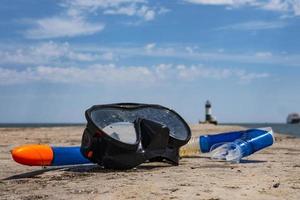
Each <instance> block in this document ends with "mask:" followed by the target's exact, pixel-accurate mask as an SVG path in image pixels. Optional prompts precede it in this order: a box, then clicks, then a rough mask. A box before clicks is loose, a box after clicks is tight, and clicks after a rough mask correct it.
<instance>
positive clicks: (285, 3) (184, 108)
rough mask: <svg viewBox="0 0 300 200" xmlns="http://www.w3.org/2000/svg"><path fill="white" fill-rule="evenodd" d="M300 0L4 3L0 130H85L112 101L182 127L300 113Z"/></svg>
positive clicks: (268, 119) (0, 37) (6, 0)
mask: <svg viewBox="0 0 300 200" xmlns="http://www.w3.org/2000/svg"><path fill="white" fill-rule="evenodd" d="M299 25H300V1H299V0H260V1H258V0H174V1H149V0H130V1H129V0H55V1H53V0H40V1H33V0H27V1H23V0H14V1H12V0H3V1H2V2H1V5H0V30H1V31H0V113H1V115H0V122H2V123H7V122H11V123H18V122H23V123H24V122H33V123H34V122H84V121H85V119H84V111H85V110H86V109H87V108H88V107H90V106H92V105H94V104H104V103H112V102H144V103H158V104H162V105H164V106H167V107H171V108H173V109H175V110H176V111H178V112H179V113H180V114H181V115H182V116H183V117H184V118H185V119H186V120H187V121H189V122H197V121H198V120H199V119H201V120H203V118H204V115H203V113H204V103H205V101H206V100H207V99H210V100H211V102H212V105H213V114H214V115H215V116H216V117H217V119H218V120H219V121H221V122H284V121H285V119H286V116H287V115H288V114H289V113H290V112H300V110H299V109H300V108H299V103H300V78H299V77H300V39H299V36H300V26H299Z"/></svg>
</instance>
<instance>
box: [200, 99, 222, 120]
mask: <svg viewBox="0 0 300 200" xmlns="http://www.w3.org/2000/svg"><path fill="white" fill-rule="evenodd" d="M211 110H212V106H211V103H210V101H209V100H207V101H206V103H205V121H204V122H199V123H206V124H215V125H217V124H218V121H217V119H216V118H215V117H214V116H212V111H211Z"/></svg>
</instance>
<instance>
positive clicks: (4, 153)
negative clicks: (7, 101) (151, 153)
mask: <svg viewBox="0 0 300 200" xmlns="http://www.w3.org/2000/svg"><path fill="white" fill-rule="evenodd" d="M83 129H84V127H80V126H78V127H52V128H0V136H1V140H0V199H22V200H35V199H206V200H218V199H230V200H231V199H266V200H268V199H270V200H271V199H272V200H274V199H290V200H292V199H295V200H296V199H297V200H298V199H300V138H295V137H294V136H288V135H282V134H278V133H276V134H275V138H276V143H275V144H274V145H273V146H272V147H269V148H267V149H265V150H262V151H260V152H257V153H256V154H254V155H252V156H250V157H248V158H247V159H246V160H244V161H243V162H241V163H239V164H230V163H225V162H216V161H212V160H210V159H209V155H207V154H198V155H194V156H190V157H188V158H182V159H181V160H180V164H179V166H171V165H169V164H165V163H146V164H143V165H141V166H139V167H137V168H135V169H131V170H127V171H112V170H105V169H102V168H100V167H98V166H96V165H90V166H81V167H78V166H77V167H68V168H66V167H65V168H42V167H29V166H22V165H19V164H17V163H15V162H14V161H13V160H12V158H11V156H10V150H11V149H12V148H13V147H16V146H18V145H21V144H32V143H46V144H51V145H63V146H69V145H80V141H81V135H82V132H83ZM191 129H192V132H193V135H201V134H210V133H219V132H225V131H232V130H242V129H245V127H241V126H233V125H230V126H229V125H227V126H225V125H223V126H214V125H192V126H191Z"/></svg>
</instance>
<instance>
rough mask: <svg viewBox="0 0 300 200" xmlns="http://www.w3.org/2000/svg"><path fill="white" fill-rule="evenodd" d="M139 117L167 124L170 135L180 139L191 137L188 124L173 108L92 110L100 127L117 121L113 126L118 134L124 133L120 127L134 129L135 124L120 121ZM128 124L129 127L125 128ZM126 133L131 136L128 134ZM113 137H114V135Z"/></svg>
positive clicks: (93, 117) (93, 116)
mask: <svg viewBox="0 0 300 200" xmlns="http://www.w3.org/2000/svg"><path fill="white" fill-rule="evenodd" d="M137 118H143V119H148V120H151V121H155V122H158V123H160V124H163V125H165V126H167V127H168V128H169V129H170V135H171V136H172V137H174V138H176V139H178V140H187V138H188V137H189V129H188V128H187V125H186V124H185V123H183V119H181V118H180V117H179V116H178V115H177V114H175V113H174V112H172V111H171V110H168V109H165V108H160V107H140V108H139V107H137V108H129V109H124V108H101V109H96V110H93V111H92V112H91V119H92V120H93V122H94V123H95V124H96V125H97V126H98V128H100V129H103V128H105V127H109V126H110V125H112V124H114V123H116V125H115V126H113V127H115V128H114V129H118V131H119V133H118V132H116V131H115V132H116V133H117V134H118V135H121V134H123V133H122V131H121V130H120V127H122V128H123V129H130V128H129V127H131V129H132V130H133V129H134V127H133V125H131V126H129V125H120V124H119V123H121V124H122V123H126V122H128V123H133V122H134V121H135V120H136V119H137ZM126 126H128V127H127V128H125V127H126ZM117 127H118V128H117ZM107 129H111V128H107ZM105 132H107V131H105ZM134 133H135V131H134ZM107 134H108V133H107ZM125 135H127V136H128V137H129V135H128V134H125ZM132 135H133V134H132ZM132 135H130V138H133V137H132ZM127 136H126V137H127ZM111 137H114V135H113V136H111ZM116 137H117V136H116ZM124 137H125V136H124ZM115 139H117V138H115ZM133 140H134V142H135V141H136V136H135V138H134V139H130V140H129V141H133ZM120 141H122V140H120ZM126 141H127V140H126ZM134 142H133V143H134Z"/></svg>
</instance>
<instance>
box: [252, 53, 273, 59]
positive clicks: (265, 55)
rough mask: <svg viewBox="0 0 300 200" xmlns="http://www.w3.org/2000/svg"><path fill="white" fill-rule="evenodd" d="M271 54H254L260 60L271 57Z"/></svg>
mask: <svg viewBox="0 0 300 200" xmlns="http://www.w3.org/2000/svg"><path fill="white" fill-rule="evenodd" d="M272 55H273V54H272V53H271V52H257V53H256V54H255V56H256V57H260V58H268V57H271V56H272Z"/></svg>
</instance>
